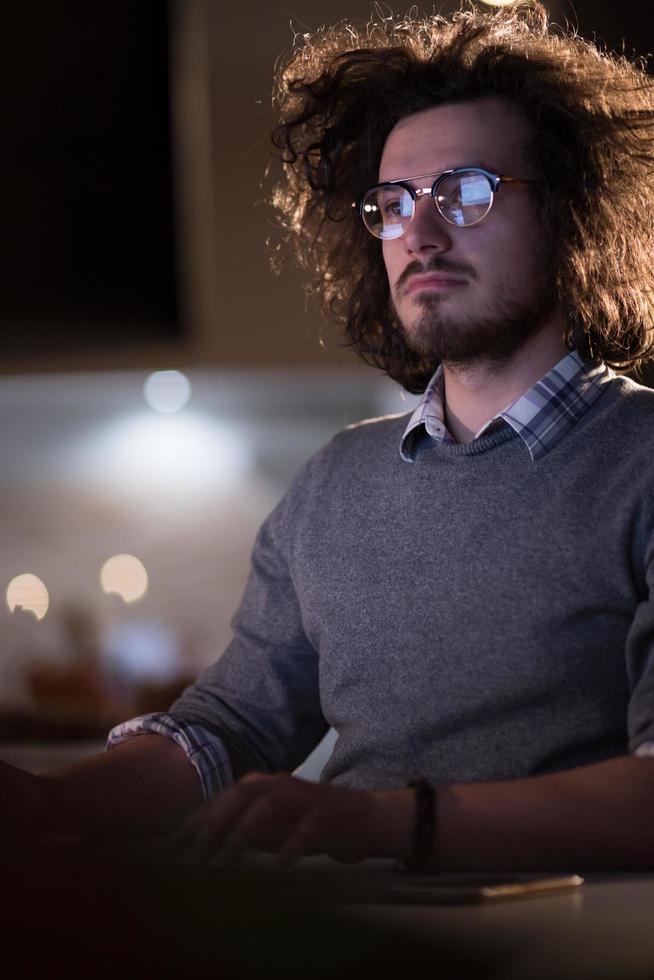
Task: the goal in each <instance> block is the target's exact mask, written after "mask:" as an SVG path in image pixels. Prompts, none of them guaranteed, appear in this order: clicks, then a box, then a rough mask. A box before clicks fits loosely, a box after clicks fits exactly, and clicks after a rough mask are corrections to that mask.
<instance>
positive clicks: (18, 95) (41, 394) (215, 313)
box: [0, 0, 654, 775]
mask: <svg viewBox="0 0 654 980" xmlns="http://www.w3.org/2000/svg"><path fill="white" fill-rule="evenodd" d="M479 2H480V4H481V0H479ZM482 5H483V4H482ZM455 6H456V4H454V3H443V4H439V9H441V10H443V11H444V12H447V11H448V10H450V9H452V8H453V7H455ZM547 6H548V7H549V9H550V11H551V13H552V15H553V17H554V18H555V19H558V20H559V21H560V22H563V21H564V20H565V19H566V18H568V19H569V20H570V21H571V22H572V23H574V24H576V25H577V26H578V29H579V32H580V33H581V34H582V35H585V36H588V37H590V36H593V34H596V35H597V36H599V37H600V38H603V39H604V40H605V41H606V43H607V45H608V46H609V47H611V48H618V49H621V48H622V45H623V39H624V44H625V50H626V51H627V52H628V51H630V50H631V49H632V48H634V49H636V50H637V52H638V53H639V54H647V52H648V51H649V50H650V49H651V48H652V39H653V38H654V29H653V21H654V18H653V15H652V13H651V9H650V6H649V4H647V3H644V2H643V3H640V2H635V0H632V2H630V3H629V4H627V5H615V4H606V3H603V4H600V3H595V2H592V0H576V2H575V3H574V5H573V4H572V3H569V2H567V0H552V2H550V3H548V4H547ZM394 9H395V10H396V12H400V11H399V8H396V7H394ZM382 15H384V16H387V15H389V11H387V9H386V7H385V6H377V7H376V8H374V7H373V5H372V4H371V3H370V2H368V0H366V2H364V0H330V2H328V0H294V2H293V3H292V4H291V5H290V6H289V5H287V4H284V5H281V4H278V3H275V2H269V0H251V2H249V3H244V4H238V5H225V4H222V3H220V2H219V0H171V2H169V3H164V2H161V0H96V2H94V3H93V4H90V5H89V4H87V3H82V2H81V0H66V2H65V3H63V4H52V3H49V2H47V0H32V2H31V3H30V4H27V5H17V4H15V5H12V7H11V9H10V10H7V11H5V16H4V19H3V20H4V23H3V39H2V44H3V45H4V49H5V50H4V52H3V57H2V59H0V63H1V68H0V71H1V72H2V84H1V85H0V105H1V107H2V117H3V119H4V120H5V125H6V127H7V133H8V135H7V136H6V139H5V150H4V152H3V154H2V160H1V161H0V168H1V169H2V181H1V184H0V186H1V187H2V194H3V204H2V214H3V219H2V221H1V222H0V256H1V261H0V277H1V279H0V282H1V288H0V318H1V321H2V342H1V343H0V413H1V417H2V425H1V426H0V446H1V450H2V460H3V466H2V469H1V470H0V500H1V502H2V507H1V509H0V526H1V529H2V542H3V547H2V550H1V551H0V600H1V605H0V624H1V626H2V642H1V644H0V742H1V744H0V758H3V759H5V760H6V761H16V762H17V763H18V764H24V765H25V766H26V767H30V768H33V769H34V770H35V771H36V770H38V769H39V768H47V767H48V766H49V765H51V764H58V763H59V762H61V761H67V760H68V759H72V758H75V757H76V756H79V755H80V754H85V753H87V752H88V751H89V750H90V748H91V747H101V746H102V742H103V738H104V734H105V733H106V731H107V730H108V728H109V727H111V725H113V724H114V723H116V722H117V721H119V720H121V719H123V718H126V717H131V716H132V715H134V714H139V713H142V712H146V711H150V710H159V709H165V708H166V707H167V705H168V704H169V703H170V701H171V700H172V698H173V697H174V696H175V694H176V693H177V692H178V691H179V690H181V689H182V688H183V687H184V686H185V685H186V684H187V683H190V682H191V680H192V679H193V678H194V677H195V676H197V674H198V673H199V671H201V670H202V669H203V667H205V666H206V665H208V664H209V663H211V662H212V661H213V660H214V659H215V658H216V657H217V656H219V655H220V652H221V650H222V649H224V647H225V645H226V643H227V642H228V640H229V636H230V628H229V622H230V618H231V616H232V614H233V612H234V610H235V608H236V605H237V603H238V600H239V597H240V594H241V591H242V589H243V585H244V583H245V579H246V575H247V569H248V557H249V552H250V548H251V546H252V542H253V540H254V536H255V534H256V530H257V528H258V526H259V524H260V523H261V521H262V520H263V518H264V517H265V516H266V514H267V513H268V512H269V511H270V509H271V508H272V507H273V506H274V505H275V503H276V502H277V501H278V500H279V499H280V497H281V495H282V494H283V492H284V490H285V488H286V487H287V486H288V484H289V482H290V480H291V479H292V477H293V475H294V474H295V473H296V472H297V470H298V469H299V468H300V466H301V465H302V463H303V461H304V460H305V459H306V458H307V457H308V456H309V455H311V453H313V452H314V451H315V450H317V449H318V448H319V447H320V446H321V445H322V444H323V443H324V442H325V441H326V440H327V439H329V438H330V437H331V435H332V434H333V433H335V432H336V431H337V430H339V429H340V428H342V427H343V426H344V425H347V424H350V423H352V422H356V421H358V420H360V419H362V418H366V417H370V416H374V415H379V414H384V413H387V412H408V411H409V410H410V409H411V408H412V406H413V405H414V404H415V401H416V399H415V397H414V396H409V395H406V394H405V393H403V392H402V391H401V390H400V389H399V387H398V386H397V385H395V384H394V383H392V382H390V381H389V380H388V379H386V378H384V377H382V376H380V375H379V374H378V373H377V372H375V371H374V370H372V369H370V368H366V367H363V366H362V365H360V364H359V363H358V362H357V360H356V358H355V357H354V355H353V354H352V352H351V351H350V350H348V349H347V348H345V347H344V346H343V345H342V344H341V342H340V339H339V337H338V336H337V335H336V334H335V332H334V331H333V329H332V328H331V327H330V325H329V324H326V323H324V322H322V321H321V319H320V316H319V313H318V310H317V308H316V307H315V305H312V304H311V303H307V301H306V300H305V297H304V292H303V284H302V282H301V280H300V277H299V275H298V274H297V273H296V272H295V270H294V269H293V267H292V263H291V262H290V261H287V262H285V263H283V265H284V268H283V270H282V273H281V275H278V276H275V275H273V274H272V273H271V271H270V255H271V251H274V250H275V248H276V246H277V244H278V243H279V238H278V233H277V231H276V225H275V219H274V214H273V212H272V209H271V208H270V206H269V205H268V203H267V197H268V195H269V193H270V190H271V186H272V183H273V182H274V180H275V175H276V169H275V165H274V164H273V165H271V163H270V143H269V132H270V130H271V128H272V125H273V122H274V115H273V108H272V105H271V79H272V72H273V67H274V65H275V63H276V61H277V59H278V58H279V56H280V55H282V53H283V52H284V51H287V50H288V49H289V48H290V47H291V45H292V43H293V39H294V36H298V35H300V36H301V35H303V34H304V33H306V32H310V31H311V30H313V29H315V28H317V27H318V26H320V25H322V24H327V23H330V22H334V21H336V20H339V19H341V18H349V19H351V20H356V21H365V20H367V19H369V18H370V17H371V16H373V17H378V16H382ZM37 749H38V754H37V751H36V750H37ZM318 771H319V770H318V768H316V767H315V766H314V768H313V769H311V770H310V771H309V774H310V775H315V774H316V773H317V772H318Z"/></svg>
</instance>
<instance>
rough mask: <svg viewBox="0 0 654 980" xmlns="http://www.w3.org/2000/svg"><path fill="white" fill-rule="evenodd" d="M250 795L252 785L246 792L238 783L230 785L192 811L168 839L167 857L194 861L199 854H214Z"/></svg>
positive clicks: (246, 804) (247, 803)
mask: <svg viewBox="0 0 654 980" xmlns="http://www.w3.org/2000/svg"><path fill="white" fill-rule="evenodd" d="M259 791H260V790H259ZM252 792H253V790H252V784H249V787H248V788H246V787H245V786H243V785H242V784H241V783H234V784H233V785H232V786H230V787H229V789H226V790H224V791H223V792H221V793H219V794H217V795H216V796H214V797H212V799H210V800H208V801H207V802H206V803H203V804H202V806H199V807H198V808H197V809H195V810H194V811H193V812H192V813H191V814H190V815H189V816H187V817H186V819H185V820H184V821H183V822H182V824H181V825H180V827H179V828H178V829H177V831H176V832H175V833H174V834H173V835H172V836H171V840H170V851H171V854H175V855H178V856H183V857H184V858H185V859H186V858H187V857H189V856H191V855H193V856H194V859H195V857H196V856H197V855H199V854H205V855H207V854H208V853H210V852H211V851H216V850H218V849H219V848H220V847H221V846H222V845H223V843H224V842H225V840H226V839H227V837H228V836H229V832H230V829H231V827H232V825H233V824H234V823H235V822H236V821H237V820H238V819H239V817H240V814H241V812H242V811H243V810H244V809H246V808H247V806H248V805H249V803H250V800H251V797H252Z"/></svg>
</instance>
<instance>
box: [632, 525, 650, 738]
mask: <svg viewBox="0 0 654 980" xmlns="http://www.w3.org/2000/svg"><path fill="white" fill-rule="evenodd" d="M645 583H646V588H645V593H644V594H643V595H642V597H641V601H640V602H639V604H638V606H637V607H636V614H635V616H634V619H633V622H632V625H631V629H630V630H629V635H628V637H627V645H626V657H627V675H628V678H629V686H630V690H631V697H630V700H629V711H628V716H627V722H628V734H629V751H630V752H632V753H633V754H635V755H654V534H652V535H651V536H650V538H649V545H648V548H647V550H646V553H645Z"/></svg>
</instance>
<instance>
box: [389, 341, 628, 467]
mask: <svg viewBox="0 0 654 980" xmlns="http://www.w3.org/2000/svg"><path fill="white" fill-rule="evenodd" d="M613 377H614V373H613V371H611V370H610V368H608V367H607V366H606V365H605V364H603V363H601V362H600V363H597V362H593V363H589V362H584V361H582V360H581V358H580V357H579V355H578V354H577V352H576V351H571V352H570V353H569V354H566V355H565V357H563V358H562V359H561V360H560V361H559V362H558V364H555V365H554V367H553V368H552V370H551V371H549V372H548V373H547V374H546V375H545V376H544V377H542V378H541V379H540V381H537V382H536V384H535V385H534V386H533V387H532V388H529V390H528V391H526V392H525V393H524V395H521V396H520V398H517V399H516V401H514V402H512V403H511V404H510V405H508V406H507V407H506V408H505V409H503V410H502V411H501V412H498V413H497V415H495V416H493V418H492V419H489V420H488V422H486V423H485V424H484V425H483V426H482V428H481V429H480V430H479V432H477V434H476V435H475V439H479V437H480V436H482V435H488V434H489V432H490V431H494V430H496V429H498V428H501V427H502V425H503V424H508V425H510V426H511V428H512V429H514V431H515V432H516V434H517V435H519V436H520V438H521V439H522V441H523V442H524V443H525V445H526V447H527V449H528V450H529V453H530V455H531V458H532V460H536V459H540V458H541V456H544V455H545V454H546V453H548V452H549V450H550V449H552V448H553V447H554V446H555V445H556V444H557V442H559V440H560V439H562V438H563V437H564V435H565V434H566V433H567V432H569V431H570V429H571V428H572V427H573V425H574V424H575V423H576V422H578V421H579V419H580V418H581V416H582V415H583V414H584V412H585V411H586V410H587V409H588V408H590V406H591V405H592V404H593V402H594V401H595V400H596V399H597V398H599V396H600V395H601V393H602V389H603V386H604V384H605V383H606V382H607V381H610V379H611V378H613ZM444 389H445V378H444V375H443V368H442V366H441V367H439V368H438V370H437V371H436V374H435V375H434V376H433V378H432V379H431V381H430V382H429V384H428V385H427V388H426V390H425V393H424V395H423V396H422V398H421V400H420V402H419V404H418V406H417V408H416V410H415V412H414V413H413V415H412V416H411V418H410V419H409V424H408V425H407V427H406V429H405V430H404V435H403V436H402V442H401V443H400V455H401V456H402V459H404V460H406V462H407V463H412V462H413V461H414V459H415V450H416V444H417V442H418V440H419V438H420V435H421V434H422V433H423V432H427V433H428V435H430V436H431V438H432V439H433V440H434V441H435V442H439V443H455V442H456V440H455V439H453V438H452V436H451V435H450V433H449V432H448V431H447V428H446V426H445V411H444V399H443V396H444ZM473 441H474V440H473Z"/></svg>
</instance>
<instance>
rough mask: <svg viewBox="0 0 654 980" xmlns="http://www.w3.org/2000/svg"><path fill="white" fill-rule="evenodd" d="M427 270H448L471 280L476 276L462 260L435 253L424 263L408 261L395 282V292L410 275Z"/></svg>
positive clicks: (419, 273) (446, 271)
mask: <svg viewBox="0 0 654 980" xmlns="http://www.w3.org/2000/svg"><path fill="white" fill-rule="evenodd" d="M427 272H443V273H448V272H449V273H451V274H452V275H456V276H466V277H467V278H468V279H471V280H473V281H474V280H475V279H476V278H477V274H476V272H475V270H474V269H473V268H471V266H469V265H465V264H464V263H463V262H453V261H452V260H451V259H446V258H443V256H441V255H435V256H434V257H433V258H431V259H430V260H429V262H428V263H427V264H426V265H424V264H423V263H421V262H410V263H409V265H408V266H407V267H406V269H405V270H404V272H403V273H402V275H401V276H400V278H399V279H398V280H397V282H396V283H395V290H396V292H400V291H401V290H402V289H403V287H404V286H406V284H407V282H408V281H409V279H410V278H411V276H415V275H425V273H427Z"/></svg>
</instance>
